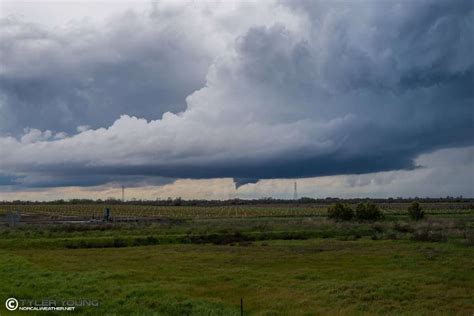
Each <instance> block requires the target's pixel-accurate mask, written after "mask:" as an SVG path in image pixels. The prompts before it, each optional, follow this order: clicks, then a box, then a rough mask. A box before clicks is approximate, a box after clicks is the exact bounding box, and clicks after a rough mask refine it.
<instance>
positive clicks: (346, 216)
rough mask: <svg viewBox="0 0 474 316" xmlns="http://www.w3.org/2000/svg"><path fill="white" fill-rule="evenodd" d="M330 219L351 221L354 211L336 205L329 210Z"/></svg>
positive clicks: (348, 207)
mask: <svg viewBox="0 0 474 316" xmlns="http://www.w3.org/2000/svg"><path fill="white" fill-rule="evenodd" d="M328 217H329V218H330V219H334V220H336V221H350V220H351V219H352V218H353V217H354V211H353V210H352V209H351V208H350V206H348V205H344V204H341V203H336V204H334V205H331V206H330V207H329V208H328Z"/></svg>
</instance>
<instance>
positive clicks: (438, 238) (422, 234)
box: [411, 229, 447, 242]
mask: <svg viewBox="0 0 474 316" xmlns="http://www.w3.org/2000/svg"><path fill="white" fill-rule="evenodd" d="M411 239H412V240H415V241H428V242H442V241H446V240H447V238H446V236H445V235H444V234H443V233H441V232H436V231H431V230H428V229H423V230H421V231H416V232H415V233H414V234H413V236H412V237H411Z"/></svg>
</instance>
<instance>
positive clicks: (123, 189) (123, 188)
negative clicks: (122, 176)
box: [122, 185, 125, 202]
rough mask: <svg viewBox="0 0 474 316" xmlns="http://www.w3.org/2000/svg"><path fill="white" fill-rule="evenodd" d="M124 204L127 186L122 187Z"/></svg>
mask: <svg viewBox="0 0 474 316" xmlns="http://www.w3.org/2000/svg"><path fill="white" fill-rule="evenodd" d="M122 202H125V186H123V185H122Z"/></svg>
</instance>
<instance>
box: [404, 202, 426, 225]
mask: <svg viewBox="0 0 474 316" xmlns="http://www.w3.org/2000/svg"><path fill="white" fill-rule="evenodd" d="M408 214H409V215H410V217H411V218H412V219H414V220H415V221H419V220H421V219H423V217H424V216H425V212H424V211H423V210H422V209H421V206H420V203H418V202H413V203H412V204H411V205H410V206H409V207H408Z"/></svg>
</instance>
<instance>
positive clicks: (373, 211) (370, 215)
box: [355, 202, 383, 221]
mask: <svg viewBox="0 0 474 316" xmlns="http://www.w3.org/2000/svg"><path fill="white" fill-rule="evenodd" d="M355 216H356V218H357V219H358V220H360V221H376V220H379V219H382V218H383V214H382V212H381V211H380V209H379V207H378V206H377V205H375V204H374V203H370V202H368V203H359V204H358V205H357V208H356V212H355Z"/></svg>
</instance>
